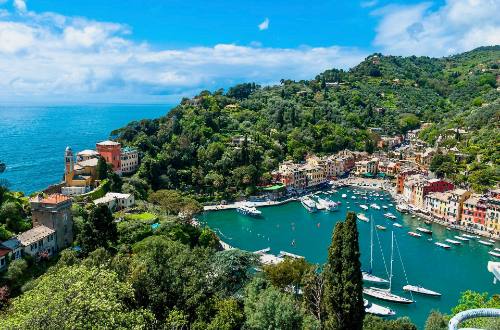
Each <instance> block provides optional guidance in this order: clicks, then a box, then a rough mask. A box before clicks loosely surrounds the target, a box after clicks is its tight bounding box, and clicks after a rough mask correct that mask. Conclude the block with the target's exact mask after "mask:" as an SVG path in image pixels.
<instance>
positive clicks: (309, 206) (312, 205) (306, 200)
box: [300, 196, 317, 212]
mask: <svg viewBox="0 0 500 330" xmlns="http://www.w3.org/2000/svg"><path fill="white" fill-rule="evenodd" d="M300 202H301V203H302V206H304V207H305V208H306V210H308V211H309V212H316V211H317V208H316V202H315V201H313V200H312V199H311V198H310V197H307V196H306V197H302V198H301V199H300Z"/></svg>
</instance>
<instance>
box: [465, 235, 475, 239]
mask: <svg viewBox="0 0 500 330" xmlns="http://www.w3.org/2000/svg"><path fill="white" fill-rule="evenodd" d="M462 237H466V238H469V239H474V238H476V236H473V235H469V234H462Z"/></svg>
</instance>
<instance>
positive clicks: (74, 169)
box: [61, 147, 99, 195]
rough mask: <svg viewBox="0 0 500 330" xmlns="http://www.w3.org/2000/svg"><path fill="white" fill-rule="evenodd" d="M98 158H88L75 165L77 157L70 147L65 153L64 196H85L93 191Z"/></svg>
mask: <svg viewBox="0 0 500 330" xmlns="http://www.w3.org/2000/svg"><path fill="white" fill-rule="evenodd" d="M98 161H99V159H98V157H93V158H90V157H86V158H82V159H81V160H79V161H77V162H76V163H75V156H74V155H73V150H71V148H70V147H66V151H65V153H64V163H65V170H64V183H65V186H64V187H63V188H62V189H61V190H62V193H63V194H64V195H77V194H84V193H87V192H89V191H90V190H92V189H93V186H94V183H95V180H96V179H97V163H98Z"/></svg>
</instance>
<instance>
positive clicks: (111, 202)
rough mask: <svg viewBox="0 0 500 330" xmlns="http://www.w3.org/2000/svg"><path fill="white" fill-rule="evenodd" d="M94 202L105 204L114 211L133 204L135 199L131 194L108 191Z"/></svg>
mask: <svg viewBox="0 0 500 330" xmlns="http://www.w3.org/2000/svg"><path fill="white" fill-rule="evenodd" d="M94 204H95V205H100V204H106V205H107V206H108V208H109V209H110V210H111V211H114V210H121V209H125V208H128V207H132V206H134V204H135V199H134V195H132V194H120V193H114V192H109V193H107V194H106V195H105V196H104V197H101V198H98V199H96V200H94Z"/></svg>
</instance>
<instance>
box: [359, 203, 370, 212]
mask: <svg viewBox="0 0 500 330" xmlns="http://www.w3.org/2000/svg"><path fill="white" fill-rule="evenodd" d="M359 207H361V208H362V209H363V210H365V211H366V210H368V206H366V205H364V204H361V205H360V206H359Z"/></svg>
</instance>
